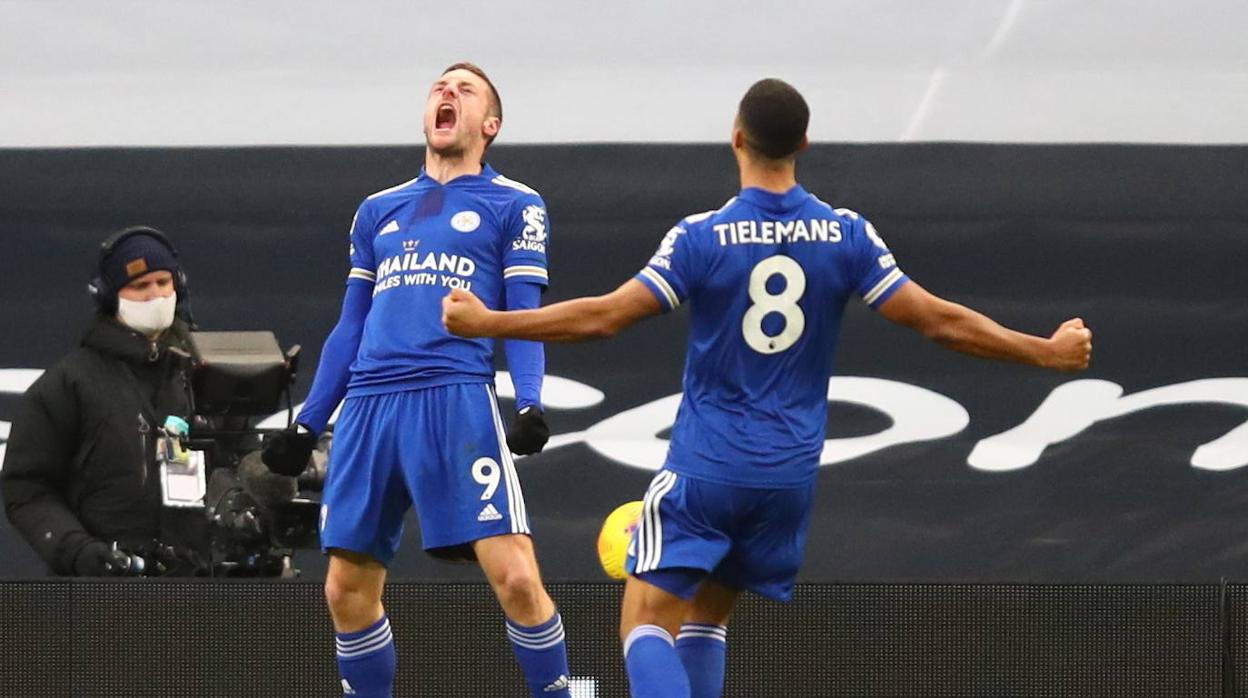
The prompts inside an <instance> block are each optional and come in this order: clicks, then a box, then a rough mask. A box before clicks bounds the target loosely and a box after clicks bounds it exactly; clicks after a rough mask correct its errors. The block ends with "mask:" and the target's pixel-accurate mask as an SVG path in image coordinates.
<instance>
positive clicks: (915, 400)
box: [0, 369, 1248, 473]
mask: <svg viewBox="0 0 1248 698" xmlns="http://www.w3.org/2000/svg"><path fill="white" fill-rule="evenodd" d="M40 373H41V371H39V370H35V369H0V394H3V393H8V394H12V395H16V394H21V393H23V392H25V390H26V388H27V387H29V386H30V384H31V383H33V382H34V381H35V379H36V378H38V377H39V375H40ZM495 383H496V385H497V392H498V396H499V397H506V398H514V397H515V388H514V387H513V385H512V382H511V376H510V375H509V374H507V373H506V372H499V373H498V374H497V375H496V377H495ZM542 398H543V402H544V403H545V404H546V406H547V407H549V408H551V409H554V410H583V409H590V408H593V407H596V406H598V405H600V404H601V403H602V402H603V401H605V400H606V395H605V394H604V393H603V392H602V391H601V390H598V389H597V388H595V387H593V386H591V385H587V384H585V383H581V382H578V381H574V380H570V379H567V378H561V377H559V376H547V377H546V379H545V383H544V389H543V392H542ZM828 400H829V401H840V402H847V403H853V404H857V405H863V406H866V407H870V408H873V409H875V410H879V411H880V412H882V413H884V414H885V415H887V416H888V417H889V418H890V419H891V421H892V424H891V425H890V426H889V427H887V428H885V429H882V430H880V431H878V432H876V433H874V434H866V435H862V436H852V437H845V438H836V439H828V440H826V441H825V442H824V447H823V454H822V458H821V460H820V462H821V464H822V465H825V466H827V465H835V464H837V463H843V462H846V461H850V460H853V459H855V458H861V457H863V456H866V455H869V454H872V453H876V452H878V451H881V450H883V449H887V448H890V447H892V446H897V445H901V444H907V443H920V442H928V441H934V440H938V439H944V438H948V437H951V436H954V435H955V434H958V433H960V432H961V431H963V430H964V429H965V428H966V427H967V425H969V424H970V422H971V415H970V414H969V413H968V412H967V410H966V408H965V407H963V406H962V405H961V404H960V403H959V402H957V401H956V400H954V399H952V398H949V397H947V396H945V395H942V394H940V393H937V392H935V391H933V390H929V389H927V388H924V387H921V386H918V385H912V384H910V383H904V382H901V381H895V380H888V379H884V378H869V377H861V376H836V377H834V378H832V379H831V380H830V381H829V382H828ZM679 404H680V394H679V393H676V394H674V395H667V396H665V397H661V398H659V399H657V400H652V401H651V402H647V403H646V404H644V405H640V406H638V407H634V408H632V409H629V410H626V411H624V412H620V413H618V414H615V415H612V416H610V417H607V418H606V419H603V420H602V421H600V422H598V423H597V424H594V425H592V426H590V427H589V428H588V429H585V430H583V431H576V432H570V433H564V434H558V435H555V436H552V437H551V439H550V442H549V443H548V444H547V445H546V451H551V450H554V449H557V448H562V447H566V446H570V445H573V444H577V443H583V444H586V445H587V446H589V447H590V448H592V449H593V450H594V451H596V452H598V453H599V454H601V455H602V456H604V457H606V458H608V459H610V460H612V461H614V462H616V463H619V464H621V465H624V466H628V467H633V468H640V469H643V470H651V471H654V470H658V469H659V468H661V467H662V466H663V462H664V459H665V457H666V454H667V446H668V442H667V440H665V439H662V438H659V436H658V434H660V433H662V432H664V431H665V430H667V429H669V428H670V427H671V426H672V424H673V422H675V420H676V408H677V407H678V406H679ZM1201 404H1204V405H1231V406H1236V407H1242V408H1245V410H1248V377H1230V378H1204V379H1199V380H1192V381H1187V382H1184V383H1176V384H1174V385H1165V386H1159V387H1156V388H1151V389H1148V390H1142V391H1140V392H1137V393H1132V394H1130V395H1127V394H1125V391H1124V390H1123V388H1122V386H1120V385H1118V384H1117V383H1113V382H1111V381H1107V380H1098V379H1081V380H1073V381H1070V382H1067V383H1064V384H1062V385H1059V386H1058V387H1056V388H1055V389H1054V390H1053V391H1052V392H1051V393H1049V395H1048V396H1047V397H1046V398H1045V399H1044V400H1042V401H1041V402H1040V403H1039V404H1038V405H1036V407H1035V409H1034V411H1033V412H1032V414H1031V416H1029V417H1027V418H1026V419H1024V420H1023V421H1022V423H1020V424H1018V425H1017V426H1014V427H1012V428H1010V429H1007V430H1005V431H1002V432H1000V433H998V434H993V435H991V436H988V437H986V438H984V439H981V440H979V441H978V442H977V443H976V444H975V445H974V447H973V448H972V449H971V450H970V452H969V453H968V454H967V456H966V464H967V465H968V466H969V467H970V468H972V469H974V470H978V471H981V472H986V473H1003V472H1010V471H1016V470H1021V469H1023V468H1027V467H1030V466H1032V465H1034V464H1035V463H1036V462H1037V461H1038V460H1039V459H1040V456H1041V454H1042V453H1043V451H1044V450H1045V449H1046V448H1048V447H1049V446H1052V445H1054V444H1057V443H1061V442H1063V441H1066V440H1069V439H1071V438H1074V437H1075V436H1077V435H1078V434H1080V433H1082V432H1083V431H1085V430H1087V429H1088V428H1090V427H1092V426H1093V425H1095V424H1097V423H1098V422H1103V421H1106V420H1111V419H1115V418H1118V417H1122V416H1125V415H1128V414H1132V413H1137V412H1142V411H1145V410H1149V409H1152V408H1155V407H1172V406H1181V405H1201ZM295 409H296V410H298V409H299V407H296V408H295ZM336 417H337V413H335V415H334V418H336ZM285 425H286V412H284V411H283V412H280V413H278V414H275V415H273V416H271V417H269V418H268V419H265V420H264V421H262V422H261V423H260V424H259V425H258V426H260V427H261V428H272V429H280V428H282V427H284V426H285ZM10 429H11V425H10V423H8V422H2V421H0V464H2V463H3V460H4V450H5V444H4V442H5V441H7V439H8V437H9V433H10ZM1189 463H1190V465H1191V466H1192V467H1193V468H1197V469H1200V470H1209V471H1229V470H1237V469H1239V468H1243V467H1245V466H1248V411H1246V412H1245V421H1244V422H1243V423H1241V424H1239V425H1238V426H1236V427H1235V428H1233V429H1231V430H1230V431H1229V432H1227V433H1225V434H1223V435H1221V436H1219V437H1218V438H1215V439H1214V440H1212V441H1209V442H1206V443H1203V444H1200V445H1198V446H1197V447H1196V449H1195V450H1194V451H1193V452H1192V455H1191V458H1190V461H1189ZM0 467H2V465H0Z"/></svg>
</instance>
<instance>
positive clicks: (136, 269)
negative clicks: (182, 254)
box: [99, 233, 178, 297]
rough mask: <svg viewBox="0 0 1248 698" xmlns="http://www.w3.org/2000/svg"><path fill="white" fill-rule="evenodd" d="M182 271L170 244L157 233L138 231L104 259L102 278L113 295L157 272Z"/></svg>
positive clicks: (175, 274) (102, 260)
mask: <svg viewBox="0 0 1248 698" xmlns="http://www.w3.org/2000/svg"><path fill="white" fill-rule="evenodd" d="M160 270H165V271H170V272H173V274H174V276H175V277H176V276H177V274H178V259H177V257H175V256H174V254H173V250H171V249H169V245H168V244H167V243H166V242H165V241H163V240H161V239H160V238H157V237H155V236H153V235H148V234H146V233H135V234H134V235H128V236H126V237H125V239H123V240H122V241H121V242H119V243H117V244H116V245H115V246H114V247H113V249H112V251H111V252H109V253H108V254H106V255H104V257H103V259H101V260H100V269H99V272H100V278H101V279H103V281H104V284H105V286H106V287H107V288H108V290H109V292H110V293H109V295H110V296H111V297H116V295H117V291H119V290H121V288H122V287H123V286H125V285H126V284H128V283H130V282H131V281H133V280H134V279H136V278H138V277H140V276H143V275H144V274H150V273H151V272H154V271H160Z"/></svg>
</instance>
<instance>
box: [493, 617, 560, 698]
mask: <svg viewBox="0 0 1248 698" xmlns="http://www.w3.org/2000/svg"><path fill="white" fill-rule="evenodd" d="M507 637H508V638H510V639H511V649H512V650H513V651H515V653H516V661H517V662H519V663H520V670H521V671H523V672H524V682H525V683H527V684H528V685H529V690H530V691H532V692H533V695H534V696H538V697H539V698H571V697H572V691H571V689H570V688H569V686H568V680H569V672H568V645H567V643H566V642H564V639H563V619H561V618H560V617H559V614H558V613H555V615H553V616H551V617H550V620H548V621H546V622H545V623H542V624H541V625H534V626H533V627H526V626H523V625H519V624H517V623H516V622H515V621H513V620H511V619H510V618H508V619H507Z"/></svg>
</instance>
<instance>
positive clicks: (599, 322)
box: [442, 279, 662, 342]
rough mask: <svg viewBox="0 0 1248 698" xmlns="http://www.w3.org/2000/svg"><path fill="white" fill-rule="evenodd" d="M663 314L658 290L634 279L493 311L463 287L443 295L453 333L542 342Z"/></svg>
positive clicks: (588, 335) (598, 334)
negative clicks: (529, 306)
mask: <svg viewBox="0 0 1248 698" xmlns="http://www.w3.org/2000/svg"><path fill="white" fill-rule="evenodd" d="M661 312H662V308H661V307H660V306H659V301H658V300H657V299H655V297H654V294H653V293H651V292H650V290H649V289H648V288H646V287H645V285H643V284H642V283H641V282H640V281H637V280H636V279H630V280H628V281H626V282H624V284H623V285H622V286H620V287H619V288H617V289H615V290H614V291H612V292H611V293H608V294H606V295H603V296H592V297H586V298H576V299H573V300H570V301H563V302H562V303H555V304H553V305H548V306H546V307H544V308H537V309H535V310H513V311H506V312H501V311H497V310H490V309H489V308H486V307H485V304H484V303H482V302H481V299H479V298H477V297H476V296H475V295H473V294H472V293H470V292H468V291H464V290H461V289H452V290H451V292H450V293H449V294H447V296H446V297H445V298H443V299H442V324H444V325H446V329H447V330H448V331H450V332H451V333H452V334H456V335H459V336H460V337H502V338H505V339H532V340H537V341H541V342H581V341H585V340H587V339H602V338H605V337H611V336H614V335H615V334H616V333H618V332H619V331H620V330H622V329H624V328H625V327H628V326H629V325H632V324H634V323H636V322H638V321H639V320H642V319H644V318H647V317H649V316H651V315H658V314H659V313H661Z"/></svg>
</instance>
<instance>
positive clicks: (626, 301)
mask: <svg viewBox="0 0 1248 698" xmlns="http://www.w3.org/2000/svg"><path fill="white" fill-rule="evenodd" d="M808 121H809V109H808V107H807V105H806V102H805V100H804V99H803V98H802V96H801V95H800V94H799V93H798V92H797V90H795V89H794V88H793V87H792V86H790V85H788V84H787V83H785V82H783V81H780V80H775V79H768V80H762V81H759V82H758V83H755V84H754V85H753V86H752V87H751V88H750V89H749V91H747V92H746V94H745V96H744V97H743V98H742V100H741V102H740V104H739V106H738V110H737V116H736V122H735V124H734V128H733V133H732V149H733V153H734V155H735V156H736V159H737V165H738V170H739V173H740V177H741V185H742V188H741V191H740V192H739V193H738V194H737V196H735V197H733V198H732V199H730V200H729V201H728V202H727V203H725V204H724V205H723V206H721V207H720V208H718V209H716V210H713V211H708V212H705V213H699V214H696V215H692V216H689V217H687V218H685V219H683V220H682V221H680V222H679V223H677V225H676V226H674V227H673V228H672V229H671V230H669V231H668V233H667V234H666V235H665V236H664V238H663V240H662V241H661V242H660V244H659V248H658V250H657V251H656V252H655V254H654V256H653V257H651V259H650V261H649V263H648V264H646V266H645V267H644V268H643V269H642V270H641V271H640V273H638V274H637V275H636V276H635V277H634V278H633V279H631V280H629V281H628V282H626V283H625V284H623V285H622V286H620V287H619V288H618V289H616V290H615V291H614V292H612V293H609V294H607V295H604V296H597V297H593V298H580V299H576V300H571V301H566V302H563V303H556V304H553V305H550V306H546V307H544V308H541V309H533V310H519V311H514V312H499V311H496V310H491V309H489V308H487V307H486V305H485V304H483V303H482V302H481V299H479V298H477V297H476V296H474V295H473V293H472V292H471V291H468V290H453V291H451V292H450V293H449V294H448V296H447V297H446V298H445V299H444V300H443V322H444V323H445V324H446V326H447V328H448V329H450V330H451V331H452V332H454V333H456V334H458V335H461V336H466V337H479V336H491V337H508V338H523V339H531V340H541V341H577V340H583V339H589V338H596V337H608V336H611V335H613V334H615V333H616V332H618V331H620V330H621V329H623V328H625V327H627V326H629V325H631V324H633V323H635V322H637V321H639V320H641V319H643V318H645V317H649V316H651V315H655V314H659V313H665V312H669V311H671V310H674V309H675V308H677V307H678V306H680V305H682V304H684V303H688V304H689V305H690V306H691V312H690V322H691V331H690V337H689V347H688V358H687V361H686V364H685V374H684V381H683V389H684V395H683V397H682V400H681V403H680V408H679V410H678V413H677V417H676V423H675V425H674V426H673V428H672V436H671V444H670V446H669V450H668V455H667V460H666V463H665V464H664V466H663V468H662V469H661V470H660V471H659V473H658V474H657V475H656V476H655V477H654V479H653V480H652V482H651V484H650V487H649V489H648V490H647V491H646V494H645V498H644V500H643V502H644V504H643V507H642V513H641V519H640V522H639V525H638V527H637V530H636V533H635V534H634V537H633V540H632V544H631V546H630V555H629V559H628V570H629V573H630V576H629V579H628V581H627V582H626V585H625V591H624V600H623V608H622V612H621V622H620V639H621V641H622V643H623V649H624V657H625V664H626V666H627V669H628V676H629V684H630V687H631V690H632V695H634V696H638V697H645V698H655V697H666V696H695V697H697V698H704V697H708V696H719V695H720V694H721V692H722V690H723V677H724V662H725V656H726V648H727V644H726V643H727V623H728V618H729V616H730V615H731V612H732V609H733V607H734V606H735V604H736V602H737V599H738V597H739V595H740V593H741V592H742V591H753V592H755V593H758V594H761V595H764V596H767V597H770V598H773V599H778V600H788V599H789V598H790V597H791V595H792V590H793V584H794V580H795V579H796V575H797V572H798V570H799V568H800V566H801V562H802V558H803V554H804V548H805V543H806V532H807V529H808V527H809V524H810V515H811V503H812V499H813V490H814V481H815V475H816V471H817V468H818V466H819V458H820V454H821V453H822V450H823V446H824V432H825V424H826V419H827V389H828V379H829V378H830V376H831V374H832V370H833V352H834V347H835V345H836V341H837V335H838V334H839V329H840V322H841V315H842V313H843V311H844V308H845V305H846V303H847V302H848V301H849V300H850V299H851V298H853V297H855V296H856V297H859V298H861V299H862V300H863V301H864V302H865V303H866V304H867V305H868V306H869V307H870V308H872V309H874V310H876V311H877V312H878V313H880V314H881V315H883V316H884V317H886V318H887V319H889V320H891V321H894V322H897V323H899V324H902V325H905V326H908V327H911V328H913V329H915V330H917V331H919V332H921V333H923V334H924V335H925V336H927V337H930V338H932V339H933V340H935V341H937V342H939V343H941V344H943V345H945V346H947V347H949V348H952V349H955V350H957V351H962V352H966V353H970V354H973V355H976V356H982V357H986V358H996V359H1004V360H1012V361H1017V362H1021V363H1028V364H1032V365H1037V366H1045V367H1050V368H1055V369H1059V370H1081V369H1083V368H1085V367H1086V366H1087V364H1088V362H1089V360H1090V357H1091V331H1090V330H1089V329H1087V328H1086V327H1084V325H1083V322H1082V320H1080V319H1078V318H1075V319H1072V320H1068V321H1067V322H1065V323H1063V324H1062V325H1061V327H1059V328H1058V330H1057V331H1056V332H1054V333H1053V335H1052V336H1051V337H1049V338H1042V337H1037V336H1033V335H1028V334H1023V333H1020V332H1015V331H1013V330H1009V329H1006V328H1004V327H1002V326H1001V325H999V324H997V323H995V322H993V321H992V320H990V319H989V318H987V317H985V316H984V315H981V314H979V313H977V312H975V311H972V310H970V309H968V308H966V307H964V306H961V305H958V304H956V303H952V302H949V301H946V300H943V299H941V298H939V297H937V296H934V295H932V294H931V293H928V292H927V291H926V290H924V289H923V288H921V287H920V286H919V285H918V284H917V283H915V282H913V281H911V280H910V279H909V277H907V276H906V274H905V273H903V272H902V271H901V269H900V267H899V266H898V264H897V260H896V258H895V257H894V256H893V254H892V252H891V251H890V250H889V249H888V247H887V245H886V244H885V243H884V241H883V239H882V238H881V237H880V235H879V234H878V233H877V232H876V230H875V228H874V227H873V226H872V225H871V223H870V222H868V221H867V220H866V219H865V218H863V217H862V216H861V215H859V214H857V213H855V212H854V211H850V210H848V209H843V208H834V207H833V206H830V205H828V204H826V203H824V202H822V201H820V200H819V199H818V198H816V197H815V196H813V195H812V194H810V193H808V192H807V191H805V190H804V189H803V188H802V187H801V186H800V185H798V183H797V179H796V158H797V155H798V153H799V152H800V151H801V150H803V149H804V148H805V147H806V145H807V139H806V127H807V123H808Z"/></svg>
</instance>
